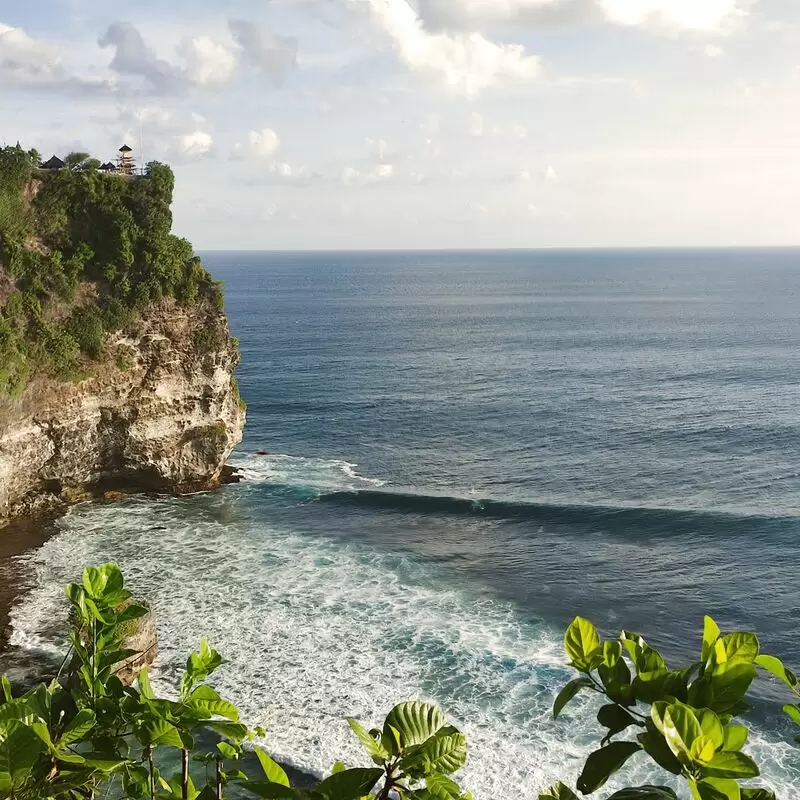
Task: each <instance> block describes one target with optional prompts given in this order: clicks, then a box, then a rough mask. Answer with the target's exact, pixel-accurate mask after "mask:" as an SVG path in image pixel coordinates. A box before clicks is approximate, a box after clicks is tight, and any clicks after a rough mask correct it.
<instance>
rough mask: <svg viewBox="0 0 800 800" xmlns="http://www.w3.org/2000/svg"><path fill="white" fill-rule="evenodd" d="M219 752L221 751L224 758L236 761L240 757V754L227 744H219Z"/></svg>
mask: <svg viewBox="0 0 800 800" xmlns="http://www.w3.org/2000/svg"><path fill="white" fill-rule="evenodd" d="M217 750H219V752H220V754H221V755H222V756H223V758H228V759H234V760H235V759H236V758H238V757H239V753H238V752H237V750H236V748H235V747H231V746H230V745H229V744H228V743H227V742H217Z"/></svg>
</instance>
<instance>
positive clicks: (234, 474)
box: [219, 464, 243, 484]
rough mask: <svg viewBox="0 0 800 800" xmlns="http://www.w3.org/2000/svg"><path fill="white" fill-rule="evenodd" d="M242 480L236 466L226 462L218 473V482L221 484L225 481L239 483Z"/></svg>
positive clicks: (225, 482)
mask: <svg viewBox="0 0 800 800" xmlns="http://www.w3.org/2000/svg"><path fill="white" fill-rule="evenodd" d="M242 480H243V478H242V474H241V472H239V470H238V469H237V468H236V467H232V466H230V464H226V465H225V466H224V467H223V468H222V471H221V472H220V474H219V482H220V483H222V484H227V483H241V482H242Z"/></svg>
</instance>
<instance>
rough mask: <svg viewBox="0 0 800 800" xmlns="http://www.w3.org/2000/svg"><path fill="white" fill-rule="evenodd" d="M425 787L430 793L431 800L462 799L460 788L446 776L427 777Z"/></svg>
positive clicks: (434, 775)
mask: <svg viewBox="0 0 800 800" xmlns="http://www.w3.org/2000/svg"><path fill="white" fill-rule="evenodd" d="M425 787H426V788H427V790H428V792H430V795H431V800H462V798H463V797H464V793H463V792H462V791H461V787H460V786H459V785H458V784H457V783H456V782H455V781H454V780H453V779H452V778H448V777H447V776H446V775H437V774H433V775H428V777H427V778H425Z"/></svg>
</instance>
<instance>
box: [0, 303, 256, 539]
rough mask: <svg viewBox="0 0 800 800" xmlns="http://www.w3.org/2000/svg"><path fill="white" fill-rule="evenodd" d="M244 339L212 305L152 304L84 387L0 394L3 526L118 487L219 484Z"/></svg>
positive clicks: (52, 383)
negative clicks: (22, 516) (12, 395)
mask: <svg viewBox="0 0 800 800" xmlns="http://www.w3.org/2000/svg"><path fill="white" fill-rule="evenodd" d="M238 361H239V353H238V348H237V346H236V342H235V340H234V339H232V338H231V336H230V333H229V331H228V326H227V322H226V319H225V315H224V314H223V313H222V312H221V311H220V310H218V309H217V308H216V307H214V305H213V304H212V303H211V302H209V301H201V302H200V303H198V304H197V305H194V306H191V307H186V306H182V305H180V304H178V303H177V302H176V301H174V300H163V301H161V302H160V303H158V304H155V305H153V306H151V307H150V308H149V309H148V310H147V311H146V312H145V313H144V314H143V315H142V316H141V318H140V319H139V320H138V321H137V322H136V323H135V324H134V325H132V326H131V328H129V329H127V330H125V331H122V332H119V333H117V334H115V335H112V336H111V337H110V338H109V340H108V342H107V345H106V354H105V356H104V358H103V359H101V360H100V361H87V363H86V364H85V369H86V371H87V372H88V373H89V374H88V376H87V377H86V378H85V379H83V380H80V381H78V382H64V381H57V380H53V379H48V378H46V377H36V378H35V379H34V380H33V381H32V382H31V383H30V385H29V386H28V387H27V389H26V390H25V392H24V394H23V395H22V396H21V397H19V398H16V399H13V398H9V397H3V398H0V524H2V523H3V521H5V520H8V519H10V518H11V517H14V516H17V515H20V514H25V513H30V512H35V511H42V510H48V509H56V508H59V507H61V506H63V505H65V504H69V503H74V502H77V501H80V500H84V499H90V498H94V497H102V496H107V495H108V494H109V493H114V492H118V491H124V492H129V491H137V490H151V491H170V492H173V491H177V492H182V491H193V490H197V489H202V488H208V487H212V486H215V485H217V484H218V483H219V482H220V481H221V479H222V478H223V476H224V467H225V461H226V459H227V458H228V456H229V455H230V452H231V450H232V449H233V447H234V446H235V445H236V444H238V442H239V441H241V438H242V430H243V427H244V420H245V414H244V410H243V408H242V404H241V401H240V398H239V392H238V387H237V385H236V380H235V377H234V370H235V368H236V366H237V364H238Z"/></svg>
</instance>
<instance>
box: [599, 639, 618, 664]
mask: <svg viewBox="0 0 800 800" xmlns="http://www.w3.org/2000/svg"><path fill="white" fill-rule="evenodd" d="M602 648H603V649H602V653H603V655H602V658H603V661H602V663H603V666H605V667H608V668H611V667H613V666H614V665H615V664H616V663H617V661H619V660H620V659H621V658H622V643H621V642H617V641H608V642H603V645H602Z"/></svg>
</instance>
